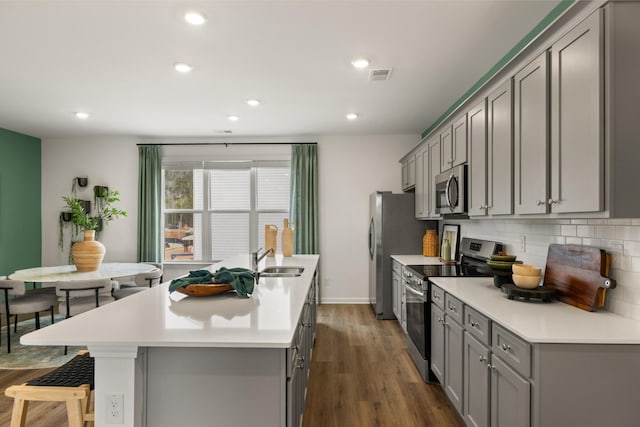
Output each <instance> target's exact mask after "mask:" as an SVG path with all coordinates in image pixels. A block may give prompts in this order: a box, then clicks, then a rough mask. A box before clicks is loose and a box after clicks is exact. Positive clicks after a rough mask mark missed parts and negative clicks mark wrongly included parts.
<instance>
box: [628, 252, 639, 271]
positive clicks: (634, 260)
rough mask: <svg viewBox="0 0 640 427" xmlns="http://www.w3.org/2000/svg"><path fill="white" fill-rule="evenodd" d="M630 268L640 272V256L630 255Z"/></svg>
mask: <svg viewBox="0 0 640 427" xmlns="http://www.w3.org/2000/svg"><path fill="white" fill-rule="evenodd" d="M629 261H630V268H629V270H631V271H633V272H636V273H640V256H630V257H629Z"/></svg>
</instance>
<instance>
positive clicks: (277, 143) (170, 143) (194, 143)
mask: <svg viewBox="0 0 640 427" xmlns="http://www.w3.org/2000/svg"><path fill="white" fill-rule="evenodd" d="M136 145H137V146H138V147H141V146H142V147H144V146H153V145H224V146H225V147H228V146H229V145H318V143H317V142H192V143H184V144H179V143H175V142H165V143H162V142H161V143H157V144H136Z"/></svg>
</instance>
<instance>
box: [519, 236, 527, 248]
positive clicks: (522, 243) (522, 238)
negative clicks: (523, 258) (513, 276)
mask: <svg viewBox="0 0 640 427" xmlns="http://www.w3.org/2000/svg"><path fill="white" fill-rule="evenodd" d="M520 252H523V253H524V252H527V236H525V235H524V234H523V235H522V236H520Z"/></svg>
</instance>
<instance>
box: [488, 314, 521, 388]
mask: <svg viewBox="0 0 640 427" xmlns="http://www.w3.org/2000/svg"><path fill="white" fill-rule="evenodd" d="M491 331H492V332H491V343H492V344H491V350H492V351H493V353H494V354H495V355H496V356H499V357H500V358H501V359H502V360H504V361H505V362H507V364H509V366H511V367H512V368H513V369H515V370H516V371H517V372H518V373H520V374H521V375H524V376H525V377H527V378H529V377H530V376H531V345H529V343H527V342H526V341H524V340H523V339H522V338H519V337H517V336H516V335H514V334H512V333H511V332H509V331H507V330H506V329H504V328H503V327H501V326H500V325H497V324H495V323H494V324H493V326H492V328H491Z"/></svg>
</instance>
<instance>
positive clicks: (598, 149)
mask: <svg viewBox="0 0 640 427" xmlns="http://www.w3.org/2000/svg"><path fill="white" fill-rule="evenodd" d="M602 20H603V11H602V9H598V10H597V11H596V12H594V13H593V14H591V15H590V16H589V17H588V18H587V19H585V20H584V21H582V22H581V23H580V24H578V25H577V26H576V27H574V28H573V29H572V30H571V31H569V32H568V33H567V34H566V35H565V36H564V37H562V38H561V39H559V40H558V41H557V42H556V43H554V44H553V45H552V47H551V197H550V199H549V200H548V203H549V204H550V210H551V212H555V213H565V212H597V211H601V210H603V208H604V159H603V156H604V122H603V111H604V102H603V84H604V80H603V67H604V65H603V59H604V56H603V44H604V42H603V32H602V31H601V27H602ZM613 167H614V168H615V165H613Z"/></svg>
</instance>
